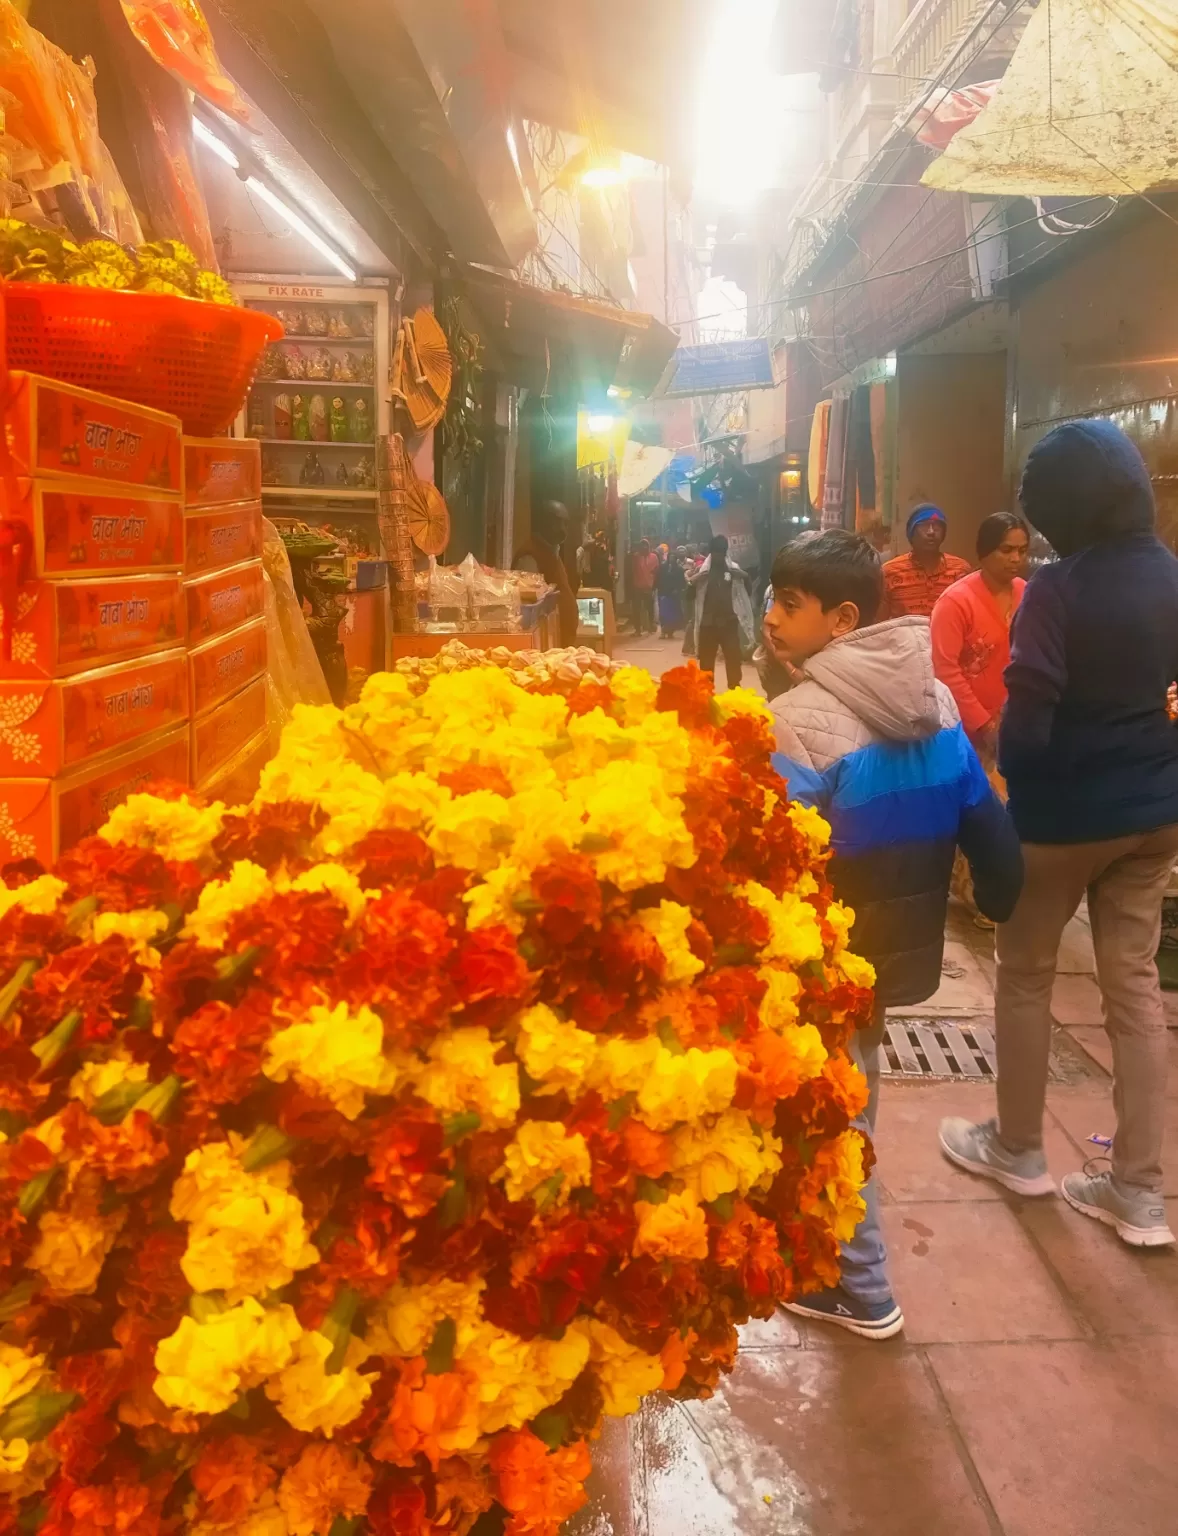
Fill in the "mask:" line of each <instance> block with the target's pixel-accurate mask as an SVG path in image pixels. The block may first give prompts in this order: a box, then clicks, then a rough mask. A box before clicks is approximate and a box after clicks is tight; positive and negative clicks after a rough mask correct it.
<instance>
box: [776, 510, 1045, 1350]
mask: <svg viewBox="0 0 1178 1536" xmlns="http://www.w3.org/2000/svg"><path fill="white" fill-rule="evenodd" d="M772 583H773V593H774V602H773V607H772V609H771V610H770V612H769V615H768V618H767V620H766V625H767V628H768V630H769V633H770V636H771V641H772V645H773V648H774V650H775V651H776V652H777V653H778V654H779V655H781V656H784V657H786V658H788V660H789V661H790V662H791V664H792V665H793V666H794V667H796V668H797V669H799V670H800V672H801V680H800V681H799V682H798V683H797V685H796V686H795V687H793V688H792V689H790V690H789V691H788V692H787V693H783V694H782V695H781V696H780V698H778V699H776V700H775V701H774V703H773V704H772V705H771V708H772V711H773V716H774V721H775V727H776V734H777V746H778V751H779V753H780V756H778V757H776V758H775V759H774V762H775V765H776V766H777V768H778V770H779V772H780V773H781V774H782V776H783V777H784V778H785V779H786V780H787V781H788V784H789V793H790V797H791V798H792V799H794V800H797V801H799V802H801V803H802V804H804V805H813V806H816V807H817V808H818V810H819V811H821V813H822V815H823V816H825V817H826V819H827V820H828V821H829V822H830V826H831V847H832V849H833V850H834V858H833V860H832V861H831V865H830V875H831V879H832V880H833V882H834V887H835V893H836V895H837V896H838V897H839V898H840V900H842V901H845V902H846V903H847V904H848V905H849V906H851V907H853V908H854V910H855V914H856V917H855V925H854V928H853V929H852V931H851V946H852V948H853V949H854V951H855V953H856V954H859V955H862V956H863V957H864V959H866V960H869V961H870V962H871V964H872V965H873V966H874V967H875V971H876V1012H875V1017H874V1019H873V1020H872V1023H871V1027H870V1028H869V1029H865V1030H861V1031H859V1033H858V1034H857V1035H855V1036H854V1037H853V1039H852V1044H851V1051H852V1054H853V1056H854V1057H855V1060H856V1062H857V1063H858V1065H859V1067H860V1068H861V1070H862V1071H863V1072H864V1074H865V1075H866V1077H867V1082H868V1087H869V1089H870V1098H869V1100H868V1104H867V1108H866V1110H865V1112H864V1114H863V1116H862V1118H861V1120H860V1121H858V1122H857V1123H858V1124H859V1125H860V1127H861V1129H863V1130H865V1131H867V1132H868V1133H870V1132H872V1131H873V1130H874V1127H875V1118H876V1112H877V1108H878V1103H879V1066H880V1063H879V1053H880V1049H881V1046H882V1042H883V1034H884V1019H885V1014H886V1010H887V1009H888V1008H889V1007H897V1008H898V1007H909V1006H912V1005H913V1004H916V1003H921V1002H924V1001H925V999H926V998H929V997H931V996H932V995H933V993H934V992H935V991H936V990H937V988H938V986H939V985H940V982H941V960H942V955H943V952H944V943H945V916H946V910H947V907H948V902H949V876H950V872H951V870H952V868H953V856H954V852H955V850H956V849H957V848H958V847H960V848H962V849H963V850H964V852H965V854H966V856H967V858H968V860H969V864H970V868H971V871H972V874H973V879H974V882H975V888H976V891H977V899H978V903H979V905H980V906H981V908H982V910H983V911H984V912H985V913H986V914H987V915H988V916H990V917H992V918H994V919H995V920H1002V919H1004V918H1007V917H1009V915H1010V913H1011V911H1012V910H1013V908H1014V904H1015V901H1016V899H1017V897H1018V891H1019V882H1020V878H1021V871H1022V865H1021V859H1020V855H1019V847H1018V839H1017V838H1016V836H1015V833H1014V829H1013V827H1012V826H1011V823H1010V820H1009V818H1008V817H1007V814H1006V811H1005V810H1004V808H1003V806H1002V805H1001V803H1000V802H999V800H998V798H997V797H996V795H995V794H994V791H993V790H992V789H991V788H990V785H989V783H988V782H987V779H986V776H985V774H984V773H983V772H982V768H981V765H980V763H979V762H978V759H977V756H976V754H975V753H974V750H973V748H972V747H971V746H970V744H969V741H968V739H967V737H966V735H965V732H964V730H963V729H962V727H961V724H960V721H959V720H958V717H957V710H956V707H955V705H954V703H953V699H952V695H951V694H950V693H949V690H948V689H947V688H946V687H945V685H944V684H943V683H939V682H938V681H937V680H936V678H935V677H934V675H933V665H932V647H931V643H930V639H929V626H928V622H927V620H924V619H920V618H911V617H904V618H900V619H892V620H889V621H886V622H884V623H876V622H875V619H876V615H877V613H878V612H879V610H880V608H881V607H882V604H883V580H882V575H881V572H880V566H879V562H878V560H877V558H876V555H875V551H874V550H873V549H872V547H871V545H870V544H869V543H868V542H867V540H866V539H864V538H861V537H860V536H859V535H858V534H854V533H849V532H847V531H845V530H843V529H831V530H829V531H827V532H823V533H805V534H802V536H801V537H800V538H798V539H795V540H794V542H793V543H792V544H788V545H786V547H785V548H784V549H783V550H781V552H780V553H779V554H778V556H777V558H776V560H775V561H774V564H773V574H772ZM863 1194H864V1200H865V1201H866V1204H867V1212H866V1215H865V1216H864V1218H863V1220H862V1222H861V1223H860V1225H859V1228H858V1230H857V1231H856V1233H855V1236H854V1237H853V1239H852V1240H851V1241H850V1242H849V1243H847V1244H846V1245H845V1246H844V1248H843V1251H842V1266H841V1268H842V1274H841V1280H840V1283H839V1284H838V1285H837V1286H836V1287H834V1288H833V1289H832V1290H829V1291H825V1292H823V1293H821V1294H819V1295H817V1296H808V1297H806V1298H805V1299H804V1300H802V1301H798V1302H795V1303H793V1304H791V1306H790V1311H792V1312H797V1313H799V1314H800V1315H801V1316H803V1317H811V1318H816V1319H818V1320H820V1321H822V1322H828V1323H834V1324H836V1325H837V1326H839V1327H841V1328H846V1329H849V1330H850V1331H851V1332H852V1333H858V1334H861V1335H863V1337H865V1338H872V1339H886V1338H890V1337H891V1336H892V1335H893V1334H896V1333H898V1332H899V1331H900V1330H901V1328H903V1326H904V1318H903V1314H902V1312H901V1310H900V1307H899V1306H898V1305H897V1303H896V1301H895V1299H894V1297H893V1295H892V1288H891V1282H890V1280H889V1278H888V1268H887V1250H886V1248H885V1245H884V1240H883V1233H882V1231H881V1228H880V1219H879V1186H878V1183H877V1181H876V1179H875V1178H874V1176H873V1177H872V1178H871V1179H870V1180H869V1181H868V1184H867V1187H866V1189H865V1190H864V1192H863Z"/></svg>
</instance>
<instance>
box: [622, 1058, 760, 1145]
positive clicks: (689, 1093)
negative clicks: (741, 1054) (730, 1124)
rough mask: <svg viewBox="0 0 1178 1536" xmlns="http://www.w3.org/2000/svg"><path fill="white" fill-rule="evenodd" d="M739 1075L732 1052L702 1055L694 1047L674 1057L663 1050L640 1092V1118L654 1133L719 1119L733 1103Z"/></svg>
mask: <svg viewBox="0 0 1178 1536" xmlns="http://www.w3.org/2000/svg"><path fill="white" fill-rule="evenodd" d="M739 1071H740V1068H739V1067H738V1065H737V1061H736V1057H735V1056H734V1055H733V1054H732V1052H731V1051H723V1050H721V1051H701V1050H700V1049H699V1047H698V1046H694V1045H693V1046H692V1047H691V1049H690V1050H689V1051H684V1052H683V1053H682V1055H673V1054H672V1053H671V1052H670V1051H668V1050H666V1049H665V1048H664V1047H660V1048H659V1052H658V1055H657V1056H656V1057H655V1059H654V1062H653V1064H652V1066H651V1070H650V1073H649V1075H648V1076H647V1078H646V1079H645V1081H644V1082H643V1083H642V1085H641V1087H640V1088H639V1090H638V1107H637V1111H636V1112H637V1115H638V1118H639V1119H640V1120H642V1121H643V1122H644V1123H645V1124H646V1125H648V1126H649V1127H650V1129H651V1130H652V1131H669V1130H670V1128H671V1127H672V1126H673V1125H677V1124H678V1123H679V1121H681V1120H686V1121H688V1122H691V1121H695V1120H700V1119H702V1118H703V1116H704V1115H718V1114H719V1113H720V1112H721V1111H722V1110H725V1109H727V1108H728V1106H729V1104H731V1103H732V1099H733V1095H734V1094H735V1093H736V1078H737V1074H738V1073H739Z"/></svg>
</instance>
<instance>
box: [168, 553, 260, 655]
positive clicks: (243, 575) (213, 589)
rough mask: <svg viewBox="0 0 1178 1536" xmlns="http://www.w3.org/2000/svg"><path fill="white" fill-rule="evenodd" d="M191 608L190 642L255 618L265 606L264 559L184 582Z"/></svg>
mask: <svg viewBox="0 0 1178 1536" xmlns="http://www.w3.org/2000/svg"><path fill="white" fill-rule="evenodd" d="M184 595H185V599H186V602H187V608H188V643H189V645H190V646H194V645H199V644H200V642H201V641H202V640H209V639H211V638H212V637H213V636H214V635H219V634H222V633H223V632H224V631H225V630H227V629H236V627H237V626H238V625H239V624H244V623H245V622H246V620H247V619H256V618H257V617H258V615H259V614H260V613H263V612H265V608H266V584H265V577H264V575H263V573H262V562H261V561H260V560H250V561H247V562H246V564H244V565H232V566H229V567H227V568H226V569H225V570H223V571H218V572H217V573H216V574H215V575H213V576H201V577H197V578H196V579H195V580H190V581H186V582H185V583H184Z"/></svg>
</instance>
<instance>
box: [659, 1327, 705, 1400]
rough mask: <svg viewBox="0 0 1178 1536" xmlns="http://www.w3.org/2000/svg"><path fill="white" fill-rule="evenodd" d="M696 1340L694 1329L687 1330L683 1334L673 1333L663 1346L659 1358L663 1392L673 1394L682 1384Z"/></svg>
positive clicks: (696, 1335) (697, 1336)
mask: <svg viewBox="0 0 1178 1536" xmlns="http://www.w3.org/2000/svg"><path fill="white" fill-rule="evenodd" d="M698 1338H699V1335H698V1334H697V1333H696V1331H695V1329H694V1328H689V1329H688V1330H687V1332H686V1333H685V1334H680V1333H673V1334H672V1335H671V1337H670V1338H669V1339H668V1340H667V1342H666V1343H665V1344H664V1345H663V1347H662V1350H661V1358H662V1362H663V1391H664V1392H675V1391H677V1390H678V1388H679V1387H680V1386H681V1385H682V1384H683V1378H684V1376H686V1375H687V1362H688V1361H689V1360H690V1359H691V1352H692V1350H693V1349H694V1348H695V1344H696V1340H697V1339H698Z"/></svg>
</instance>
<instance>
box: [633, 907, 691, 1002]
mask: <svg viewBox="0 0 1178 1536" xmlns="http://www.w3.org/2000/svg"><path fill="white" fill-rule="evenodd" d="M636 920H637V922H639V923H640V924H641V925H642V927H643V928H645V929H646V931H647V933H649V934H651V935H653V937H654V939H655V941H656V942H657V944H658V946H659V948H660V949H661V950H662V952H663V955H664V956H665V958H666V961H667V975H666V984H667V986H669V987H678V986H683V985H684V984H685V983H687V982H689V981H690V980H691V979H692V977H693V976H698V975H699V973H700V972H701V971H702V970H703V968H704V963H703V961H702V960H701V959H700V958H699V957H698V956H697V955H696V954H694V953H693V951H692V948H691V945H690V944H689V943H688V942H687V930H688V928H689V927H690V926H691V908H690V907H684V906H681V905H680V904H679V903H678V902H677V901H660V902H659V904H658V906H657V907H647V908H645V910H643V911H642V912H639V913H638V914H637V915H636Z"/></svg>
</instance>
